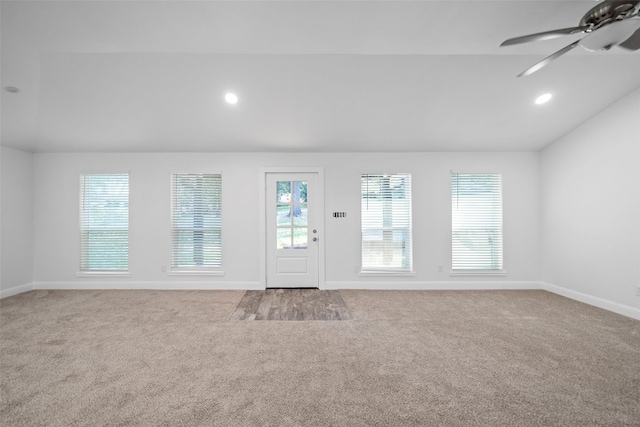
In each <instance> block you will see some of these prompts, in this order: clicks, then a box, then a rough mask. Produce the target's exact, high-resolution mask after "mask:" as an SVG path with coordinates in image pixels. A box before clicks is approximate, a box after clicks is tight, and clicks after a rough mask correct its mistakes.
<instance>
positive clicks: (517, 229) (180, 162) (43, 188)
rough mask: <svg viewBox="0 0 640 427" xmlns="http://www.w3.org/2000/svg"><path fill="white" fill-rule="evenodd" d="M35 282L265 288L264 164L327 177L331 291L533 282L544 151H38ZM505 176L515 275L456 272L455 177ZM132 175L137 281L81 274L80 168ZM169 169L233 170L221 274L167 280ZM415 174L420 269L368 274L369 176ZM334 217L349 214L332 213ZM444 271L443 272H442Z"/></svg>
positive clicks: (227, 188)
mask: <svg viewBox="0 0 640 427" xmlns="http://www.w3.org/2000/svg"><path fill="white" fill-rule="evenodd" d="M34 161H35V218H34V229H35V268H34V275H35V282H36V286H38V287H42V288H47V287H52V288H55V287H156V288H162V287H181V286H184V287H195V288H198V287H202V288H216V287H218V288H242V289H246V288H251V287H257V286H258V283H259V281H260V277H259V276H260V273H259V261H260V256H261V250H260V248H259V244H258V242H259V235H258V230H259V220H260V218H259V211H260V207H259V203H258V200H259V191H260V189H259V188H258V187H259V186H258V183H259V169H260V168H263V167H287V166H313V167H323V168H324V173H325V230H324V236H323V237H324V239H325V245H326V251H325V253H326V268H325V275H326V280H327V284H326V286H327V287H328V288H331V287H333V288H335V287H341V288H344V287H369V288H370V287H376V286H377V287H385V286H393V287H396V288H411V287H416V288H429V287H438V288H447V287H457V288H459V287H470V288H473V287H531V283H537V282H536V281H537V280H539V271H540V260H539V254H540V250H539V249H540V246H539V234H540V230H539V216H538V215H539V188H538V185H539V154H538V153H408V154H397V153H396V154H390V153H384V154H335V153H333V154H327V153H323V154H287V153H281V154H276V153H269V154H260V153H155V154H127V153H121V154H46V153H42V154H35V155H34ZM451 169H453V170H454V171H457V172H466V171H470V172H499V173H502V174H503V186H504V188H503V192H504V238H505V242H504V246H505V250H504V252H505V256H504V259H505V269H506V270H507V272H508V273H507V275H506V276H505V277H490V278H483V277H465V278H460V277H450V276H449V274H448V271H449V269H450V263H451V261H450V258H451V257H450V250H451V243H450V229H451V225H450V224H451V219H450V206H451V204H450V175H449V174H450V170H451ZM122 171H129V172H130V173H131V178H130V179H131V182H130V191H131V198H130V270H131V273H132V277H130V278H124V279H123V278H118V279H108V280H107V279H104V278H100V279H93V278H92V279H87V278H78V277H76V272H77V271H78V262H79V248H78V239H79V237H78V218H79V208H78V205H79V175H80V174H81V173H92V172H93V173H96V172H122ZM171 172H222V174H223V229H224V231H223V233H224V234H223V257H224V258H223V264H224V265H223V268H224V271H225V275H224V276H223V277H204V278H203V277H184V276H169V275H167V273H164V272H162V271H161V266H163V265H168V264H169V257H170V231H169V226H170V198H169V196H170V187H169V177H170V173H171ZM363 172H411V173H412V174H413V176H412V180H413V183H412V184H413V212H414V213H413V215H414V229H413V233H414V236H413V239H414V260H415V262H414V269H415V272H416V275H415V277H410V278H392V279H390V278H384V279H378V278H374V279H372V278H368V277H366V278H365V277H360V276H359V275H358V273H357V272H356V266H358V265H359V263H360V240H359V239H360V232H359V227H360V222H359V218H360V174H361V173H363ZM334 211H345V212H347V217H346V218H341V219H336V218H333V217H331V213H332V212H334ZM438 264H443V265H444V270H445V271H444V272H438V269H437V265H438Z"/></svg>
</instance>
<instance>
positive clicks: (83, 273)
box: [76, 271, 131, 277]
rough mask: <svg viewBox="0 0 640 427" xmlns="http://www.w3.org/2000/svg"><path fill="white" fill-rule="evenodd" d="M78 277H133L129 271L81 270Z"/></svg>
mask: <svg viewBox="0 0 640 427" xmlns="http://www.w3.org/2000/svg"><path fill="white" fill-rule="evenodd" d="M76 277H131V273H130V272H128V271H79V272H77V273H76Z"/></svg>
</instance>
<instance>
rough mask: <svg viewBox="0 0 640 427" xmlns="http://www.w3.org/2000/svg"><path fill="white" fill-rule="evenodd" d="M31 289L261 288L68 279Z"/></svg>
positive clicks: (248, 284)
mask: <svg viewBox="0 0 640 427" xmlns="http://www.w3.org/2000/svg"><path fill="white" fill-rule="evenodd" d="M33 289H43V290H53V289H91V290H92V289H149V290H172V291H179V290H182V291H186V290H261V289H263V288H261V287H260V283H259V282H244V281H242V282H241V281H238V282H220V281H185V282H162V281H158V282H155V281H134V280H130V281H106V280H105V281H95V280H90V281H89V280H87V281H69V282H34V283H33Z"/></svg>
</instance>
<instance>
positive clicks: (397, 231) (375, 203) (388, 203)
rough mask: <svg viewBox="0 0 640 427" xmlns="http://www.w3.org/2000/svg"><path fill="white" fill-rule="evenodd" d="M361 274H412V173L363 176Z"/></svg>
mask: <svg viewBox="0 0 640 427" xmlns="http://www.w3.org/2000/svg"><path fill="white" fill-rule="evenodd" d="M361 193H362V199H361V202H362V271H411V268H412V261H411V174H408V173H399V174H363V175H362V177H361Z"/></svg>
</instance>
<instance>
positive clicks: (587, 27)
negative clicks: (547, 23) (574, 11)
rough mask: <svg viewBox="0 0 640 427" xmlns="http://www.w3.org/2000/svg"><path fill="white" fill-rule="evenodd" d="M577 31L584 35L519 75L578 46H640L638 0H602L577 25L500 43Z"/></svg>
mask: <svg viewBox="0 0 640 427" xmlns="http://www.w3.org/2000/svg"><path fill="white" fill-rule="evenodd" d="M580 33H582V34H585V36H584V37H582V38H581V39H579V40H577V41H575V42H573V43H571V44H570V45H568V46H566V47H564V48H562V49H560V50H559V51H557V52H555V53H554V54H552V55H550V56H548V57H546V58H545V59H543V60H542V61H540V62H538V63H536V64H534V65H533V66H531V67H529V68H527V69H526V70H524V71H523V72H522V73H520V74H519V75H518V77H522V76H528V75H531V74H533V73H535V72H536V71H538V70H540V69H541V68H543V67H545V66H547V65H549V64H550V63H551V62H552V61H554V60H556V59H558V58H559V57H560V56H562V55H564V54H565V53H567V52H569V51H570V50H572V49H574V48H575V47H577V46H580V47H582V48H583V49H585V50H588V51H592V52H595V51H603V50H605V51H606V50H609V49H611V48H612V47H613V46H620V47H621V48H623V49H626V50H630V51H635V50H638V49H640V0H628V1H624V0H614V1H603V2H602V3H598V4H597V5H596V6H594V7H593V8H591V9H590V10H589V11H588V12H587V13H586V14H585V15H584V16H583V17H582V19H581V20H580V22H579V24H578V26H576V27H569V28H562V29H558V30H551V31H544V32H541V33H535V34H529V35H526V36H520V37H514V38H511V39H508V40H505V41H504V42H502V44H501V45H500V46H512V45H517V44H522V43H528V42H533V41H541V40H550V39H555V38H558V37H562V36H565V35H571V34H580Z"/></svg>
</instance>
